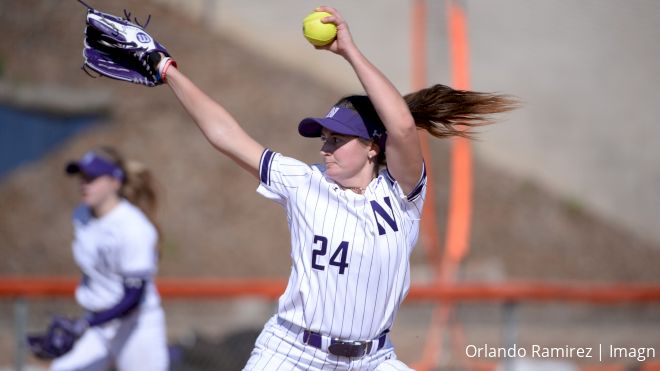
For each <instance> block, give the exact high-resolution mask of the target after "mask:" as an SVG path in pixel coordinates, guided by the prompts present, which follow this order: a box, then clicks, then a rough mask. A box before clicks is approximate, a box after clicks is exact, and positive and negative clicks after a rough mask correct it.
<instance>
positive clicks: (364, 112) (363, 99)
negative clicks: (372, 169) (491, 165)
mask: <svg viewBox="0 0 660 371" xmlns="http://www.w3.org/2000/svg"><path fill="white" fill-rule="evenodd" d="M403 99H404V100H405V102H406V104H407V105H408V109H409V110H410V113H411V114H412V116H413V119H414V120H415V125H416V126H417V128H418V129H424V130H426V131H428V132H429V134H431V135H433V136H434V137H436V138H448V137H453V136H458V137H464V138H469V139H474V135H475V132H474V131H473V130H472V129H474V128H475V127H478V126H483V125H488V124H491V123H492V122H493V121H492V120H491V118H490V115H492V114H495V113H502V112H506V111H511V110H513V109H515V108H517V107H518V105H519V104H518V100H517V99H515V98H514V97H511V96H508V95H501V94H495V93H481V92H475V91H469V90H456V89H452V88H450V87H448V86H446V85H441V84H436V85H433V86H431V87H428V88H425V89H422V90H419V91H416V92H414V93H410V94H407V95H405V96H404V97H403ZM335 106H339V107H344V108H349V109H352V110H354V111H357V112H358V113H359V114H360V116H362V118H363V119H364V120H369V121H373V122H381V124H382V121H381V119H380V117H379V116H378V113H377V112H376V109H375V108H374V106H373V104H372V103H371V100H370V99H369V97H368V96H366V95H351V96H347V97H344V98H341V99H340V100H339V101H338V102H337V103H336V104H335ZM380 148H381V151H380V153H379V154H378V159H377V161H376V162H377V163H378V164H379V165H384V164H385V151H383V150H382V148H383V146H382V145H381V146H380Z"/></svg>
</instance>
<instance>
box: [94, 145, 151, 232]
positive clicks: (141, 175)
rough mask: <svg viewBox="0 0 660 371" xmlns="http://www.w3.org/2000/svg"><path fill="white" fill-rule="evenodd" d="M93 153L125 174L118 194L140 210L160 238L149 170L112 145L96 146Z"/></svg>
mask: <svg viewBox="0 0 660 371" xmlns="http://www.w3.org/2000/svg"><path fill="white" fill-rule="evenodd" d="M94 153H96V154H97V155H99V156H101V157H103V158H105V159H107V160H110V161H112V162H113V163H114V164H115V165H117V166H119V168H121V169H122V171H123V172H124V174H125V176H124V180H123V181H122V184H121V188H120V189H119V195H120V196H122V197H124V198H125V199H127V200H128V201H129V202H130V203H132V204H133V205H135V206H137V207H138V208H139V209H140V210H142V212H143V213H144V214H145V215H146V216H147V218H148V219H149V221H150V222H151V223H152V224H153V225H154V226H155V227H156V230H157V231H158V236H159V239H160V235H161V233H160V226H159V225H158V222H157V220H156V210H157V208H158V199H157V196H156V189H155V180H154V178H153V176H152V174H151V171H149V169H147V167H146V166H144V165H143V164H142V163H140V162H138V161H133V160H126V159H124V157H123V156H122V155H121V154H120V153H119V152H118V151H117V150H116V149H114V148H113V147H109V146H102V147H98V148H96V149H94Z"/></svg>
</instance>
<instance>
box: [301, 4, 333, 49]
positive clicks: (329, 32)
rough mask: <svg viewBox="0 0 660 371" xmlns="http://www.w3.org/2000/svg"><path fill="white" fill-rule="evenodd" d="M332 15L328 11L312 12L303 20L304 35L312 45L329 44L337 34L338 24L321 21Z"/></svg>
mask: <svg viewBox="0 0 660 371" xmlns="http://www.w3.org/2000/svg"><path fill="white" fill-rule="evenodd" d="M331 15H332V14H330V13H328V12H312V13H310V14H309V15H308V16H307V17H305V19H304V20H303V35H305V38H306V39H307V41H309V42H310V43H312V45H315V46H323V45H328V44H330V43H331V42H332V41H333V40H334V39H335V36H337V26H335V25H334V24H332V23H323V22H321V20H322V19H323V18H325V17H330V16H331Z"/></svg>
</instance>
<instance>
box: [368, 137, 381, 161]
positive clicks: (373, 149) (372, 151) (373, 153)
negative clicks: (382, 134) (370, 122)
mask: <svg viewBox="0 0 660 371" xmlns="http://www.w3.org/2000/svg"><path fill="white" fill-rule="evenodd" d="M379 153H380V146H378V144H376V142H375V141H371V145H370V147H369V152H368V156H369V159H371V160H374V161H375V160H376V157H377V156H378V154H379Z"/></svg>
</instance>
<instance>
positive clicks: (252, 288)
mask: <svg viewBox="0 0 660 371" xmlns="http://www.w3.org/2000/svg"><path fill="white" fill-rule="evenodd" d="M77 282H78V279H77V278H71V277H35V276H30V277H18V276H15V277H2V278H0V298H2V297H4V298H18V297H21V298H46V297H72V295H73V290H74V288H75V286H76V284H77ZM157 285H158V289H159V291H160V293H161V295H162V296H163V297H165V298H197V299H204V298H206V299H219V298H222V299H224V298H235V297H248V296H256V297H263V298H267V299H276V298H277V297H279V296H280V295H281V294H282V292H284V287H285V285H286V282H285V280H282V279H202V278H199V279H197V278H161V279H158V281H157ZM406 300H407V301H446V302H447V301H451V302H456V301H496V302H508V301H525V302H529V301H564V302H585V303H593V304H617V303H631V302H637V303H645V302H646V303H650V302H660V285H658V284H646V283H612V284H577V283H548V282H504V283H457V284H451V285H445V284H416V285H413V286H412V287H411V289H410V292H409V293H408V297H407V298H406Z"/></svg>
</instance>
